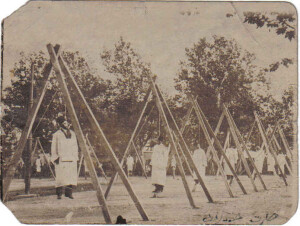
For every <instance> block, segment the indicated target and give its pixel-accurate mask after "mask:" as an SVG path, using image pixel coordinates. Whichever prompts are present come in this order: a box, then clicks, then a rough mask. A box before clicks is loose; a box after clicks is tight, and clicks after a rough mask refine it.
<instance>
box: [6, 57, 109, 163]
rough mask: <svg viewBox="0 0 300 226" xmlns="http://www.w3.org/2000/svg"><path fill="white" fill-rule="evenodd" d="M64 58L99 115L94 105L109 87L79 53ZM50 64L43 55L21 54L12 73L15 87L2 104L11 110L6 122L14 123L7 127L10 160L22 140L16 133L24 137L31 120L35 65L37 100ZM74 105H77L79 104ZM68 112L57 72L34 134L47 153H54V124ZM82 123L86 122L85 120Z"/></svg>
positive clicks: (11, 88) (7, 153) (50, 85)
mask: <svg viewBox="0 0 300 226" xmlns="http://www.w3.org/2000/svg"><path fill="white" fill-rule="evenodd" d="M62 56H63V58H64V60H65V62H66V64H67V65H68V67H69V69H70V71H71V73H72V75H73V76H74V77H75V80H76V81H77V83H78V85H79V87H80V89H81V90H82V92H83V94H84V95H85V97H86V99H87V102H88V103H89V104H90V105H91V106H92V109H93V108H94V110H98V111H99V109H97V107H96V105H95V104H94V103H95V102H96V101H95V100H97V98H99V96H101V95H102V92H101V91H102V90H103V89H104V90H105V87H106V83H105V82H104V81H103V80H102V79H101V78H99V77H96V76H93V75H92V74H91V72H90V71H91V70H90V69H89V67H88V65H87V63H86V61H85V59H84V58H83V57H81V56H80V54H79V52H63V53H62ZM48 62H49V60H48V59H47V58H46V57H45V54H44V53H43V52H42V51H40V52H38V53H30V54H25V53H20V60H19V61H18V62H17V63H16V64H15V66H14V68H13V69H12V71H11V72H12V73H13V75H14V79H13V80H12V81H11V86H9V87H7V88H5V89H4V91H3V94H4V95H3V98H2V101H3V102H4V104H5V105H6V106H7V108H8V109H7V111H6V115H5V116H4V117H3V119H4V120H5V121H6V122H9V123H10V126H9V127H8V126H6V127H5V128H7V130H6V132H7V139H6V140H7V142H8V143H10V145H7V146H6V145H5V147H7V148H6V150H5V155H6V157H9V156H11V154H12V151H13V148H14V147H15V146H16V144H17V141H18V139H17V138H16V131H15V130H16V129H17V131H18V133H20V131H22V130H23V129H24V126H25V123H26V119H27V117H28V102H29V90H30V73H31V65H33V68H34V70H33V75H34V78H35V84H34V87H35V90H34V91H35V92H34V93H35V98H37V97H38V96H39V95H40V93H39V92H40V90H39V88H40V87H41V81H42V79H43V78H44V76H45V74H44V71H43V70H44V68H45V65H46V64H47V63H48ZM98 91H100V92H98ZM72 94H73V92H72V90H71V95H72ZM74 103H75V105H76V101H75V102H74ZM77 109H78V108H77ZM65 110H66V108H65V106H64V103H63V98H62V94H61V92H60V90H59V89H58V82H57V80H56V77H55V74H54V72H53V74H52V75H50V79H49V83H48V86H47V91H46V94H45V97H44V99H43V102H42V104H41V107H40V110H39V112H38V115H37V118H36V121H35V123H34V125H33V130H32V132H33V138H36V137H40V140H41V143H42V145H43V146H44V147H45V149H46V152H49V151H50V145H51V139H52V134H53V133H54V132H55V131H56V130H57V127H56V126H55V124H53V121H54V120H55V119H56V117H57V116H58V114H59V113H65ZM78 113H79V116H81V115H82V114H81V112H78ZM82 119H83V120H86V118H83V117H82ZM81 125H82V126H83V128H84V129H85V130H86V128H85V127H86V126H85V125H86V121H81ZM11 145H12V146H11Z"/></svg>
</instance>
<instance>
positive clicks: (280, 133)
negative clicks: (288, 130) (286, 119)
mask: <svg viewBox="0 0 300 226" xmlns="http://www.w3.org/2000/svg"><path fill="white" fill-rule="evenodd" d="M278 131H279V135H280V137H281V140H282V142H283V145H284V147H285V149H286V150H287V152H289V153H290V155H291V158H292V159H293V158H294V157H293V153H292V151H291V149H290V147H289V145H288V142H287V139H286V136H285V135H284V133H283V131H282V128H281V125H280V126H279V130H278Z"/></svg>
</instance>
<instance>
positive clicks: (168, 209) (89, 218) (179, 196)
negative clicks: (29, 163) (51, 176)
mask: <svg viewBox="0 0 300 226" xmlns="http://www.w3.org/2000/svg"><path fill="white" fill-rule="evenodd" d="M240 179H241V181H242V183H243V185H244V186H245V188H246V190H247V192H248V194H247V195H243V194H242V192H241V190H240V188H239V186H238V185H237V183H236V182H234V183H233V184H232V190H233V193H234V195H235V196H236V197H235V198H230V197H229V195H228V193H227V191H226V188H225V185H224V183H223V181H222V178H221V177H220V176H218V177H215V176H207V177H205V183H206V185H207V187H208V190H209V191H210V194H211V196H212V197H213V199H214V203H208V201H207V199H206V196H205V195H204V193H203V191H202V189H201V187H200V186H199V187H198V189H197V191H196V192H194V193H193V197H194V200H195V203H196V205H197V206H198V207H199V208H197V209H193V208H192V207H191V206H190V205H189V202H188V199H187V196H186V194H185V190H184V188H183V185H182V182H181V179H180V177H177V178H176V179H173V178H172V177H168V178H167V185H166V188H165V191H164V192H163V194H162V195H161V198H151V197H152V190H153V186H152V185H151V179H145V178H143V177H130V182H131V184H132V185H133V188H134V190H135V192H136V194H137V195H138V197H139V199H140V201H141V203H142V205H143V207H144V209H145V210H146V212H147V214H148V216H149V218H150V221H143V220H142V218H141V216H140V215H139V212H138V211H137V209H136V208H135V205H134V203H133V202H132V201H131V199H130V196H129V195H128V193H127V191H126V189H125V187H124V186H123V184H122V182H121V180H120V179H118V181H117V183H116V184H114V186H113V188H112V190H111V193H110V195H109V197H108V200H107V204H108V207H109V210H110V214H111V217H112V219H113V221H114V222H115V220H116V218H117V216H118V215H122V216H123V217H124V218H126V219H127V223H129V224H130V223H131V224H283V223H285V222H287V221H288V220H289V219H290V217H291V216H292V215H293V214H294V213H295V211H296V209H297V204H298V197H297V193H298V191H297V185H296V183H297V182H296V180H294V181H295V182H294V183H292V178H291V177H290V176H289V178H288V182H289V186H287V187H286V186H285V185H284V183H283V181H282V180H281V179H280V178H279V177H278V176H263V179H264V181H265V183H266V185H267V188H268V190H267V191H264V190H263V188H262V186H261V184H260V183H259V181H258V180H256V181H255V182H256V185H257V187H258V190H259V192H254V190H253V188H252V185H251V182H250V180H249V179H248V177H247V176H240ZM81 181H82V179H81ZM188 181H189V182H190V185H191V186H190V187H191V188H192V184H193V181H192V178H191V177H188ZM32 183H33V187H34V186H38V185H40V184H44V185H45V184H46V185H51V184H53V185H54V181H53V180H47V179H42V180H33V182H32ZM21 185H22V180H15V181H14V182H13V184H12V188H11V189H12V190H13V189H18V188H19V187H20V186H21ZM22 186H23V185H22ZM102 188H103V190H105V189H106V186H102ZM74 198H75V199H74V200H71V199H68V198H65V197H63V198H62V199H61V200H57V199H56V196H55V195H50V196H39V197H34V198H24V199H17V200H14V201H8V202H7V203H6V206H7V207H8V208H9V209H10V210H11V211H12V212H13V213H14V214H15V216H16V217H17V218H18V219H19V220H20V221H21V222H22V223H32V224H37V223H38V224H44V223H48V224H66V223H70V224H75V223H77V224H82V223H85V224H89V223H97V224H104V223H105V221H104V218H103V215H102V212H101V209H100V207H99V203H98V202H97V198H96V195H95V192H94V191H81V192H75V193H74ZM66 216H67V217H66Z"/></svg>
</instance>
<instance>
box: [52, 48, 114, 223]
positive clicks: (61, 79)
mask: <svg viewBox="0 0 300 226" xmlns="http://www.w3.org/2000/svg"><path fill="white" fill-rule="evenodd" d="M47 49H48V52H49V55H50V59H51V63H52V65H53V67H54V70H55V72H56V78H57V80H58V84H59V87H60V90H61V91H62V93H63V98H64V102H65V104H66V107H67V110H68V113H69V116H70V118H71V121H72V126H73V128H74V131H75V133H76V137H77V139H78V144H79V147H80V150H81V151H82V152H83V155H84V159H85V162H86V164H87V167H88V170H89V173H90V177H91V179H92V183H93V186H94V189H95V190H96V196H97V199H98V202H99V205H100V207H101V208H102V213H103V216H104V219H105V222H106V223H108V224H112V220H111V217H110V213H109V210H108V207H107V204H106V201H105V198H104V195H103V192H102V189H101V185H100V182H99V180H98V177H97V173H96V170H95V167H94V164H93V162H92V159H91V156H90V154H89V150H88V147H87V145H86V143H85V139H84V135H83V132H82V130H81V127H80V123H79V121H78V118H77V115H76V111H75V108H74V105H73V103H72V99H71V96H70V93H69V90H68V87H67V84H66V81H65V78H64V74H63V72H62V70H61V67H60V65H59V63H58V56H57V55H56V54H55V52H54V49H53V47H52V45H51V44H48V45H47ZM76 101H79V100H76Z"/></svg>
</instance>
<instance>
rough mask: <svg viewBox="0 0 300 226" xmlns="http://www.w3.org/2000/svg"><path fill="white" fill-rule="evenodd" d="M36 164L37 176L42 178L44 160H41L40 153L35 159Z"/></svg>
mask: <svg viewBox="0 0 300 226" xmlns="http://www.w3.org/2000/svg"><path fill="white" fill-rule="evenodd" d="M35 166H36V176H37V177H38V178H39V179H41V173H42V162H41V157H40V155H38V157H37V159H36V161H35Z"/></svg>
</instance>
